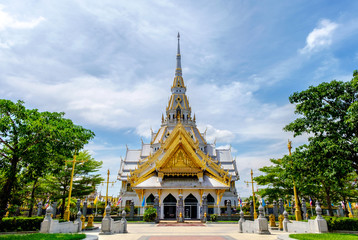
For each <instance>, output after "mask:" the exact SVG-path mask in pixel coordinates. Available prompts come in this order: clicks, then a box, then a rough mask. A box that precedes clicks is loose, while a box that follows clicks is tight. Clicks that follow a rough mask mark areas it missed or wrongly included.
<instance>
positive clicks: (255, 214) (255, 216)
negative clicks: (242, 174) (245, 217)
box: [244, 169, 257, 219]
mask: <svg viewBox="0 0 358 240" xmlns="http://www.w3.org/2000/svg"><path fill="white" fill-rule="evenodd" d="M253 175H254V173H253V172H252V169H251V182H247V181H244V182H245V183H246V184H247V186H249V183H251V184H252V198H253V203H254V219H256V218H257V212H256V207H255V189H254V183H256V182H254V179H253Z"/></svg>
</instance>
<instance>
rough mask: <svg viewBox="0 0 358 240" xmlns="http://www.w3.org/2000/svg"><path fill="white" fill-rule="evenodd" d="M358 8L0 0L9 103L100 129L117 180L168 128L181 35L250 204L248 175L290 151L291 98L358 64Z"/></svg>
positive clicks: (2, 73) (186, 64)
mask: <svg viewBox="0 0 358 240" xmlns="http://www.w3.org/2000/svg"><path fill="white" fill-rule="evenodd" d="M357 10H358V2H357V1H329V2H327V1H319V0H316V1H310V0H309V1H304V0H299V1H294V0H292V1H274V0H272V1H270V0H265V1H229V0H226V1H214V0H211V1H165V0H157V1H144V0H143V1H124V0H123V1H118V0H104V1H79V0H77V1H75V0H71V1H66V0H63V1H45V0H43V1H23V0H19V1H17V0H9V1H6V0H5V1H4V0H2V1H0V98H5V99H10V100H13V101H16V100H18V99H21V100H24V101H25V105H26V106H27V107H28V108H37V109H39V110H41V111H57V112H65V113H66V117H67V118H70V119H72V120H73V121H74V122H75V123H76V124H79V125H82V126H84V127H86V128H90V129H92V130H93V131H94V132H95V133H96V137H95V139H94V140H93V141H92V142H91V143H90V144H89V145H88V146H87V147H86V148H87V149H88V150H90V151H91V153H92V154H93V155H94V157H95V158H96V159H97V160H101V161H103V163H104V164H103V169H102V170H101V173H102V174H103V175H105V173H106V170H107V169H108V168H109V169H110V170H111V179H112V180H114V179H115V178H116V174H117V171H118V169H119V165H120V158H121V157H124V156H125V151H126V144H127V145H128V147H129V148H140V146H141V138H143V140H144V142H149V138H148V137H149V134H150V128H152V129H153V130H154V131H156V130H157V129H158V128H159V124H160V121H161V114H162V113H164V112H165V107H166V105H167V101H168V97H169V96H170V87H171V84H172V81H173V77H174V70H175V69H174V68H175V54H176V44H177V39H176V35H177V32H178V31H179V32H180V34H181V52H182V66H183V77H184V81H185V83H186V85H187V95H188V97H189V100H190V103H191V107H192V110H193V112H195V114H196V119H197V123H198V126H199V129H200V130H201V131H204V130H205V129H207V139H208V140H209V142H213V141H214V140H215V139H216V143H217V146H227V147H228V146H230V145H231V146H232V150H233V154H234V157H236V159H237V163H238V169H239V173H240V176H241V180H240V181H239V182H238V183H237V188H238V191H239V194H240V195H241V196H242V197H246V196H249V194H250V188H247V187H246V184H244V183H243V181H244V180H249V176H250V169H251V168H252V169H253V170H254V175H258V174H259V172H258V170H257V169H258V168H260V167H262V166H264V165H267V164H269V159H270V158H279V157H282V156H283V155H284V154H287V152H288V151H287V139H293V137H292V134H290V133H286V132H284V131H282V128H283V127H284V126H285V125H286V124H288V123H289V122H290V121H292V120H293V119H294V118H295V115H294V106H292V105H291V104H290V103H289V102H288V97H289V96H290V95H291V94H292V93H293V92H296V91H301V90H304V89H306V88H307V87H308V86H311V85H317V84H319V83H321V82H323V81H330V80H333V79H337V80H342V81H348V80H350V79H351V76H352V72H353V70H354V69H357V68H358V64H357V63H358V45H357V39H358V16H357ZM304 142H305V138H304V137H300V138H295V139H293V147H297V146H299V145H300V144H302V143H304ZM119 186H120V184H119V183H117V184H116V185H115V187H112V188H111V190H110V193H111V195H112V194H114V195H116V194H117V193H118V192H119ZM104 189H105V188H104V187H102V188H100V190H102V193H105V190H104Z"/></svg>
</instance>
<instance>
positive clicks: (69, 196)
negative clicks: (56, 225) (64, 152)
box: [63, 151, 87, 221]
mask: <svg viewBox="0 0 358 240" xmlns="http://www.w3.org/2000/svg"><path fill="white" fill-rule="evenodd" d="M85 161H87V160H80V161H77V160H76V151H75V155H73V160H66V163H67V162H72V173H71V182H70V190H69V191H68V201H67V207H66V210H65V214H64V216H63V218H64V220H66V221H70V204H71V193H72V183H73V174H74V172H75V164H76V162H82V163H83V162H85Z"/></svg>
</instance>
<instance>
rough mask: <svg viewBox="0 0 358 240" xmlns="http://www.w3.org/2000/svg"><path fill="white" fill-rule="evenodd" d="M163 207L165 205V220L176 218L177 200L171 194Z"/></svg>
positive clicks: (164, 201) (165, 199) (166, 198)
mask: <svg viewBox="0 0 358 240" xmlns="http://www.w3.org/2000/svg"><path fill="white" fill-rule="evenodd" d="M163 205H164V218H165V219H170V218H176V212H177V200H176V198H175V197H174V196H173V195H172V194H171V193H170V194H169V195H168V196H166V197H165V198H164V200H163Z"/></svg>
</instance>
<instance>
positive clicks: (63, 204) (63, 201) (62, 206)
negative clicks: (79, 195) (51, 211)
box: [61, 197, 66, 219]
mask: <svg viewBox="0 0 358 240" xmlns="http://www.w3.org/2000/svg"><path fill="white" fill-rule="evenodd" d="M65 206H66V197H63V198H62V204H61V218H62V219H63V216H64V215H65Z"/></svg>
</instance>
